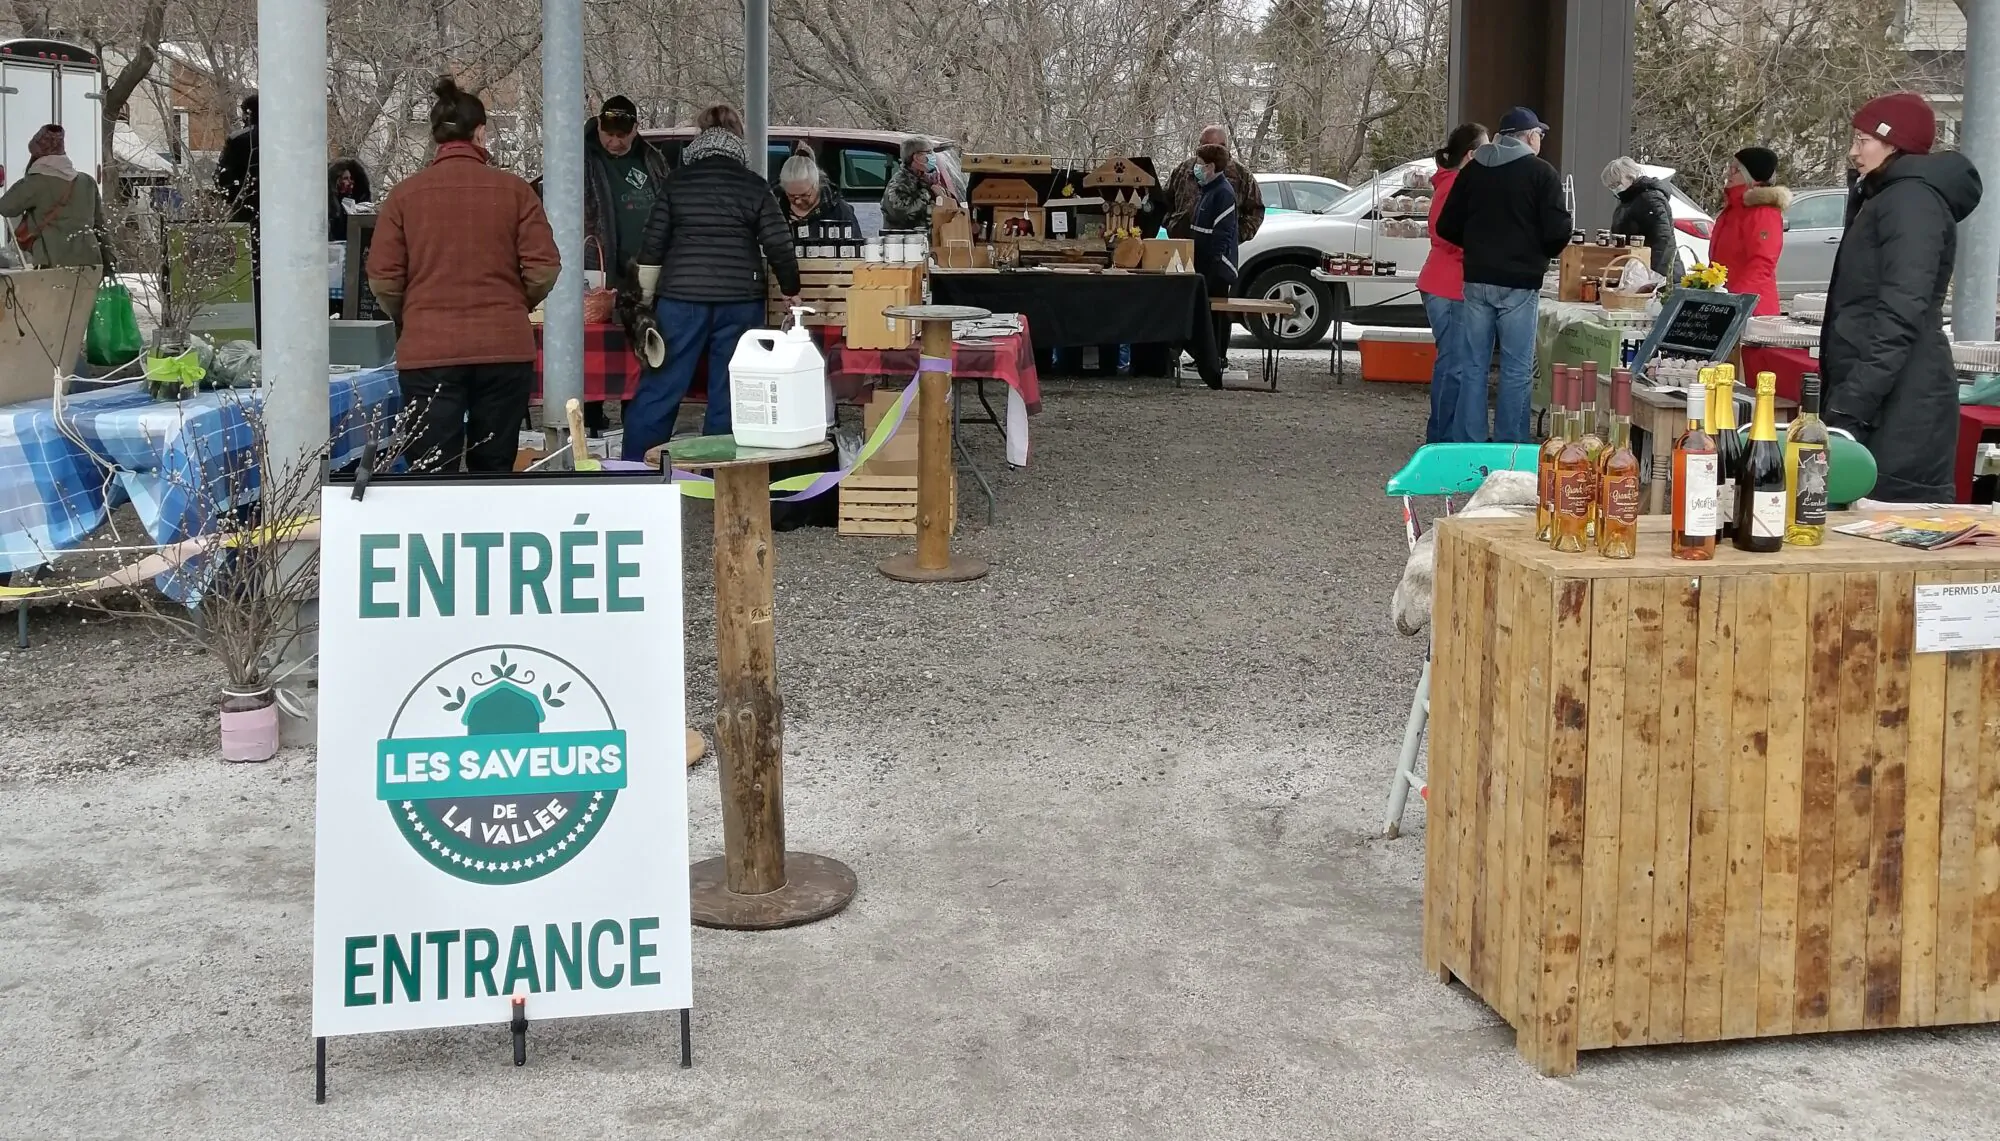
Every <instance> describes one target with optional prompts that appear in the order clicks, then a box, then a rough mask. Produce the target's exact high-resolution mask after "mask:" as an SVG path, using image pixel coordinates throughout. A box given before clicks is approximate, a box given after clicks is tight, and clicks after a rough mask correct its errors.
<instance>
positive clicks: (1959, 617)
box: [1917, 582, 2000, 654]
mask: <svg viewBox="0 0 2000 1141" xmlns="http://www.w3.org/2000/svg"><path fill="white" fill-rule="evenodd" d="M1943 650H2000V582H1963V583H1953V584H1950V585H1946V586H1920V587H1918V588H1917V653H1920V654H1931V653H1937V652H1939V651H1943Z"/></svg>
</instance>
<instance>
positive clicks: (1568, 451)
mask: <svg viewBox="0 0 2000 1141" xmlns="http://www.w3.org/2000/svg"><path fill="white" fill-rule="evenodd" d="M1582 383H1583V374H1582V373H1581V372H1579V371H1572V372H1570V374H1569V385H1570V389H1569V391H1570V397H1571V401H1570V405H1571V407H1572V408H1574V407H1576V406H1577V405H1578V404H1580V403H1581V402H1580V401H1578V400H1577V399H1576V397H1577V395H1578V393H1577V388H1578V386H1580V385H1581V384H1582ZM1596 503H1597V468H1596V466H1595V465H1594V464H1592V463H1591V460H1590V450H1589V449H1588V448H1586V447H1585V446H1584V443H1583V416H1582V415H1581V414H1580V413H1572V414H1571V415H1570V417H1569V420H1568V422H1567V423H1566V424H1565V425H1564V426H1563V446H1562V451H1560V452H1557V453H1556V533H1555V538H1554V539H1553V540H1552V541H1551V542H1550V544H1549V545H1550V546H1552V547H1554V548H1555V549H1556V550H1558V551H1569V552H1573V553H1576V554H1582V553H1583V552H1584V551H1585V550H1587V549H1589V546H1590V538H1589V536H1590V516H1591V512H1592V509H1593V508H1594V507H1595V506H1596Z"/></svg>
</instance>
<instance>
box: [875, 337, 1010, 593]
mask: <svg viewBox="0 0 2000 1141" xmlns="http://www.w3.org/2000/svg"><path fill="white" fill-rule="evenodd" d="M882 312H883V316H885V317H890V318H894V319H897V320H903V321H915V322H916V323H917V325H918V326H919V327H920V328H921V329H922V330H923V348H922V353H923V358H922V360H923V364H922V366H921V371H920V372H919V373H918V375H917V423H918V425H919V428H920V430H921V432H922V435H921V436H920V437H919V438H918V440H917V550H916V553H915V554H914V555H897V556H895V557H894V558H889V559H884V560H883V561H882V562H881V563H880V564H879V565H878V566H877V567H876V569H877V570H879V571H881V572H882V574H883V575H885V576H886V577H888V578H893V579H895V580H896V581H897V582H968V581H970V580H972V579H976V578H985V577H986V570H987V567H986V564H985V563H984V562H982V561H981V560H979V559H971V558H966V557H965V556H964V555H954V554H952V553H951V524H952V518H953V517H954V516H955V515H957V513H958V497H957V494H956V493H955V491H954V489H953V485H952V478H951V469H952V460H951V449H952V444H953V439H952V417H951V400H952V394H951V343H952V342H951V327H952V322H954V321H969V320H977V319H978V318H981V317H987V316H990V315H991V314H989V313H988V312H987V311H986V310H984V309H972V308H967V307H963V306H957V305H899V306H892V307H890V308H888V309H885V310H883V311H882Z"/></svg>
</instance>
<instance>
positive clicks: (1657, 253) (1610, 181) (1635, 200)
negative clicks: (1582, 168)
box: [1601, 155, 1680, 281]
mask: <svg viewBox="0 0 2000 1141" xmlns="http://www.w3.org/2000/svg"><path fill="white" fill-rule="evenodd" d="M1601 177H1602V178H1603V181H1604V188H1605V189H1606V190H1609V191H1610V192H1611V193H1613V194H1615V195H1617V196H1618V207H1617V209H1615V210H1613V211H1612V212H1611V232H1612V233H1614V234H1624V235H1625V236H1626V237H1629V238H1637V239H1639V240H1640V241H1642V242H1644V243H1646V254H1647V256H1648V257H1649V258H1650V259H1651V260H1652V263H1653V272H1654V273H1657V274H1659V275H1660V276H1661V277H1664V278H1666V279H1667V280H1668V281H1679V280H1680V252H1679V250H1678V249H1677V248H1676V247H1677V246H1678V245H1679V243H1677V242H1675V241H1674V207H1673V199H1672V196H1671V195H1669V194H1668V193H1667V188H1666V186H1665V184H1663V183H1661V182H1660V180H1658V179H1656V178H1649V177H1647V175H1646V172H1645V171H1644V170H1642V169H1640V167H1639V164H1638V163H1636V162H1633V161H1632V160H1631V159H1630V158H1629V157H1626V156H1624V155H1620V156H1619V157H1617V158H1614V159H1612V160H1611V161H1610V162H1608V163H1606V164H1604V173H1603V175H1602V176H1601Z"/></svg>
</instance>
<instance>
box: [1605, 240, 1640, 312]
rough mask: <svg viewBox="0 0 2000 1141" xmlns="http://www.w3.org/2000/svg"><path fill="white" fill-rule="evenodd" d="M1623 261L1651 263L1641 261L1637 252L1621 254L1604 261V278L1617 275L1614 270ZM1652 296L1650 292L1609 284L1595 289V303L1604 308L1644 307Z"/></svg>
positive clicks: (1634, 309)
mask: <svg viewBox="0 0 2000 1141" xmlns="http://www.w3.org/2000/svg"><path fill="white" fill-rule="evenodd" d="M1623 262H1639V263H1640V264H1641V265H1648V266H1650V265H1651V264H1652V263H1651V262H1650V261H1642V260H1641V259H1640V258H1639V256H1638V255H1637V254H1623V255H1621V256H1619V257H1615V258H1612V259H1611V260H1610V261H1608V262H1606V263H1605V265H1604V273H1603V278H1604V280H1605V281H1610V280H1612V279H1613V278H1615V277H1617V276H1618V274H1617V272H1616V271H1617V270H1618V269H1619V266H1620V264H1621V263H1623ZM1653 297H1654V295H1653V294H1651V293H1634V292H1630V291H1628V290H1624V289H1614V288H1612V287H1611V286H1609V285H1607V286H1604V287H1603V288H1601V289H1599V290H1598V291H1597V303H1598V304H1599V305H1602V306H1604V307H1605V308H1606V309H1622V310H1625V311H1627V312H1633V311H1637V310H1641V309H1644V308H1645V307H1646V306H1647V305H1649V304H1651V303H1652V300H1653Z"/></svg>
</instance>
